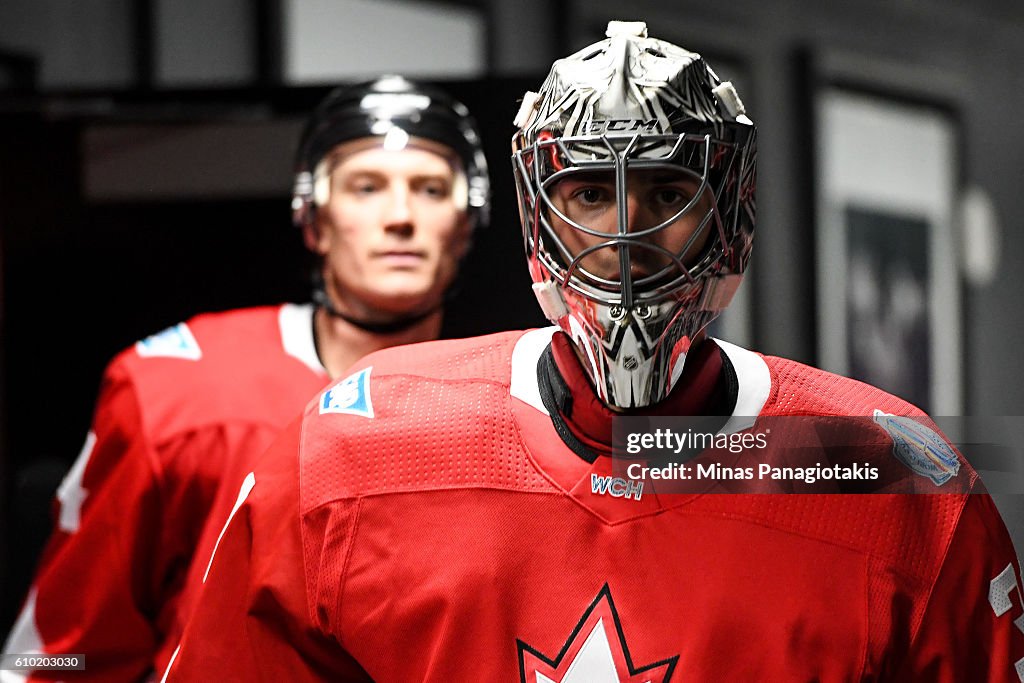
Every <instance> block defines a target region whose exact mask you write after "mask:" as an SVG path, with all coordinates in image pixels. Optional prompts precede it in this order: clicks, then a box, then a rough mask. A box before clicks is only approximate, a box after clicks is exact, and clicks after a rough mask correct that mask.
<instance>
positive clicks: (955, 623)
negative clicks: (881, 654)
mask: <svg viewBox="0 0 1024 683" xmlns="http://www.w3.org/2000/svg"><path fill="white" fill-rule="evenodd" d="M1022 600H1024V593H1022V592H1021V573H1020V566H1019V564H1018V560H1017V557H1016V554H1015V552H1014V549H1013V544H1012V542H1011V541H1010V537H1009V534H1008V532H1007V531H1006V527H1005V525H1004V524H1003V521H1002V518H1001V517H1000V516H999V513H998V512H997V510H996V508H995V505H994V503H993V502H992V499H991V498H990V497H989V496H988V494H985V493H975V494H972V495H969V496H968V497H967V502H966V503H965V505H964V509H963V512H962V513H961V516H960V520H959V522H958V524H957V528H956V530H955V532H954V534H953V537H952V539H951V541H950V544H949V547H948V549H947V552H946V557H945V560H944V561H943V564H942V567H941V569H940V571H939V574H938V576H937V578H936V581H935V584H934V586H933V587H932V592H931V596H930V597H929V600H928V605H927V607H926V609H925V612H924V616H923V618H922V620H921V624H920V626H919V628H918V629H917V633H916V635H915V637H914V640H913V642H912V644H911V647H910V654H909V658H908V661H907V664H906V671H905V672H904V674H903V675H901V676H897V677H896V680H907V681H910V680H913V681H977V682H978V683H982V682H986V681H987V682H994V681H1012V682H1015V683H1016V682H1019V681H1024V606H1022Z"/></svg>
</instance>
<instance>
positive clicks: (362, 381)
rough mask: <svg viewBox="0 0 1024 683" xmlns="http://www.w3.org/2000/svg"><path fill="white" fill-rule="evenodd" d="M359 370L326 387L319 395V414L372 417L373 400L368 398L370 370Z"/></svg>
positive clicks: (370, 368)
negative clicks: (328, 387)
mask: <svg viewBox="0 0 1024 683" xmlns="http://www.w3.org/2000/svg"><path fill="white" fill-rule="evenodd" d="M372 369H373V367H369V368H366V369H364V370H360V371H359V372H357V373H355V374H354V375H350V376H348V377H346V378H345V379H343V380H341V381H340V382H338V383H337V384H335V385H334V386H333V387H331V388H330V389H328V390H327V391H325V392H324V393H323V396H321V397H320V414H321V415H323V414H324V413H347V414H348V415H361V416H363V417H369V418H372V417H373V402H372V401H371V400H370V370H372Z"/></svg>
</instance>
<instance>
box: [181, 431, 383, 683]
mask: <svg viewBox="0 0 1024 683" xmlns="http://www.w3.org/2000/svg"><path fill="white" fill-rule="evenodd" d="M300 432H301V420H297V421H296V422H295V423H293V424H292V425H291V426H290V427H289V428H288V429H287V430H286V431H285V432H284V433H283V434H282V435H281V436H280V437H279V438H278V439H277V441H275V443H274V445H273V446H271V448H270V449H269V450H268V451H267V453H265V454H264V455H263V457H262V458H261V459H260V462H259V464H258V466H257V467H256V469H255V470H254V471H253V473H252V474H250V476H249V477H248V478H247V481H246V483H245V484H243V487H242V490H241V491H240V492H239V497H238V502H237V503H236V505H235V508H234V510H233V511H232V513H231V515H230V516H229V518H228V520H227V521H226V524H225V527H224V530H223V531H222V533H221V536H220V539H219V541H218V543H217V545H216V547H215V549H214V553H213V556H212V557H211V559H210V566H209V570H208V572H207V575H206V577H205V581H204V585H203V587H202V590H201V593H200V596H199V601H198V604H197V606H196V608H195V611H194V612H193V613H192V617H191V619H190V621H189V622H188V625H187V626H186V628H185V632H184V635H183V636H182V640H181V643H180V644H179V646H178V648H177V649H176V651H175V653H174V656H173V658H172V660H171V664H170V666H169V667H168V670H167V671H166V672H165V675H164V680H166V681H203V680H231V681H235V680H238V681H252V680H275V679H277V680H287V681H296V682H302V681H369V680H370V678H369V676H367V674H366V673H365V672H363V670H362V669H361V668H360V667H359V665H358V664H356V663H355V662H354V660H352V658H351V657H349V656H348V655H347V654H346V653H345V651H344V649H343V648H342V646H341V645H340V644H339V643H338V642H337V641H336V640H335V639H334V638H333V637H331V636H329V635H326V634H324V632H323V631H322V630H321V629H320V628H319V627H318V625H317V624H316V623H315V622H314V619H315V616H314V615H315V612H316V610H313V611H311V610H310V609H309V605H310V602H309V600H308V596H307V584H306V576H305V572H304V566H305V564H306V563H305V561H304V552H303V542H302V532H301V520H300V516H299V476H298V466H297V462H298V453H299V434H300ZM314 540H317V539H314ZM318 540H319V541H321V542H322V541H324V539H318ZM305 559H308V558H305ZM335 579H336V580H337V581H341V580H342V579H341V577H340V576H336V577H335Z"/></svg>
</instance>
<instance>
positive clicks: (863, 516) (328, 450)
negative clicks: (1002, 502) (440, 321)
mask: <svg viewBox="0 0 1024 683" xmlns="http://www.w3.org/2000/svg"><path fill="white" fill-rule="evenodd" d="M551 333H552V332H551V330H535V331H532V332H528V333H508V334H501V335H494V336H489V337H482V338H479V339H473V340H460V341H456V342H436V343H429V344H423V345H418V346H416V347H407V348H400V349H395V350H387V351H383V352H379V353H376V354H372V355H371V356H368V357H367V358H366V359H364V360H363V361H362V365H363V368H362V369H361V370H360V371H358V372H357V373H356V374H354V375H352V376H350V377H349V378H347V379H346V380H344V381H342V382H339V383H337V384H335V385H334V386H332V387H331V388H329V389H328V390H326V391H324V392H323V393H322V394H321V395H320V396H319V397H318V398H317V399H316V400H315V401H314V402H312V403H311V404H310V405H309V406H308V407H307V411H306V414H305V417H304V418H303V419H302V420H301V421H298V422H296V423H294V424H293V425H292V426H290V427H289V428H288V429H287V430H286V431H285V433H284V434H283V435H282V437H281V438H280V439H278V440H277V441H276V442H275V445H274V446H272V447H271V449H270V451H268V453H267V456H266V457H265V459H263V460H262V461H261V462H260V464H259V465H258V466H257V468H256V469H255V471H254V473H253V474H252V476H251V477H250V478H249V480H248V482H247V486H246V488H245V489H244V490H243V492H242V494H241V496H240V498H244V499H245V502H244V503H243V504H241V506H240V507H239V508H238V509H237V511H236V514H235V515H234V517H233V519H232V520H231V521H230V523H229V524H228V526H227V527H226V530H225V533H224V535H223V538H222V540H221V543H220V545H219V549H218V550H217V552H216V554H215V556H214V558H213V562H212V570H211V572H210V575H209V578H208V580H207V582H206V584H205V586H204V588H203V593H202V596H201V598H200V601H199V604H198V607H197V609H196V611H195V612H194V614H193V618H192V621H191V622H190V623H189V626H188V627H187V629H186V631H185V635H184V638H183V640H182V643H181V645H180V646H179V648H178V649H177V650H176V652H175V656H174V659H173V661H172V664H171V666H170V668H169V669H168V671H167V672H166V674H165V680H170V681H198V680H231V681H235V680H237V681H254V680H289V681H367V680H373V681H377V682H378V683H388V682H403V683H404V682H408V681H520V682H521V683H526V682H528V683H551V682H557V683H584V682H586V683H606V682H623V681H629V682H637V683H642V682H651V683H655V682H657V683H667V682H671V683H678V682H679V681H754V680H756V681H763V680H771V681H851V680H892V681H911V680H928V681H1008V680H1009V681H1015V680H1018V678H1020V677H1021V676H1022V674H1024V634H1022V632H1021V629H1020V627H1019V626H1017V625H1016V623H1015V620H1017V619H1019V618H1020V617H1021V615H1022V606H1021V592H1020V587H1019V585H1020V583H1019V582H1020V572H1019V568H1018V566H1017V560H1016V558H1015V555H1014V551H1013V547H1012V545H1011V543H1010V540H1009V537H1008V535H1007V532H1006V530H1005V528H1004V525H1003V524H1002V521H1001V519H1000V518H999V515H998V513H997V512H996V510H995V508H994V506H993V504H992V502H991V500H990V498H989V497H988V496H987V495H986V494H984V493H964V492H957V493H941V494H934V495H892V494H875V495H779V494H776V495H757V494H748V495H730V494H716V495H683V494H671V493H664V492H659V491H658V490H656V489H655V490H653V491H648V490H647V489H645V490H644V492H643V495H642V496H639V495H638V496H628V495H618V496H614V495H607V491H608V490H607V489H606V490H605V492H604V493H602V492H601V491H600V490H599V489H598V488H597V487H594V486H592V475H597V476H601V477H603V476H606V475H607V474H608V472H609V471H610V467H611V465H610V463H609V460H610V459H609V458H604V457H599V458H598V459H597V460H596V461H595V462H594V463H593V464H591V463H588V462H586V461H585V460H584V459H582V458H580V457H578V456H577V455H575V454H574V453H573V452H572V451H570V450H569V449H568V448H567V447H566V446H565V445H564V444H563V442H562V440H561V439H560V438H559V436H558V434H557V433H556V431H555V429H554V427H553V426H552V422H551V420H550V419H549V417H548V416H547V415H546V414H545V408H544V404H543V402H542V401H541V400H540V393H539V389H538V381H537V359H538V357H539V355H540V354H541V352H542V350H543V349H544V347H545V346H546V344H547V343H548V340H549V339H550V335H551ZM720 346H721V347H722V349H723V350H724V351H725V353H726V354H727V356H728V359H729V361H730V365H731V366H732V368H733V369H734V370H735V373H736V380H737V392H736V393H737V397H736V407H735V412H734V417H735V418H736V419H742V417H743V416H761V417H769V416H780V415H806V414H819V415H872V414H873V411H875V410H880V411H883V412H885V413H890V414H896V415H905V414H914V413H917V411H915V409H913V407H912V406H910V405H908V404H906V403H905V402H903V401H901V400H900V399H897V398H895V397H893V396H890V395H888V394H885V393H884V392H881V391H879V390H877V389H875V388H873V387H870V386H867V385H864V384H861V383H858V382H855V381H852V380H849V379H845V378H841V377H837V376H835V375H830V374H828V373H825V372H822V371H819V370H815V369H813V368H809V367H806V366H803V365H800V364H797V363H794V362H791V361H787V360H783V359H779V358H772V357H765V356H761V355H759V354H755V353H752V352H749V351H745V350H743V349H739V348H738V347H735V346H732V345H729V344H725V343H720ZM874 431H875V432H877V434H875V435H874V436H873V437H871V440H872V444H873V445H872V446H871V447H870V448H868V449H866V450H870V451H871V452H872V453H876V452H877V450H878V449H877V448H875V445H874V442H875V441H877V440H878V439H879V438H889V437H888V436H887V435H886V432H885V431H884V430H883V429H881V427H878V428H876V429H875V430H874ZM889 446H890V448H891V446H892V441H891V440H890V441H889ZM868 457H877V454H875V455H870V456H868ZM887 457H891V456H887ZM962 468H963V473H964V474H965V476H966V477H967V478H968V488H971V487H973V486H975V485H976V484H977V485H978V486H980V483H977V479H976V475H975V474H974V473H973V471H971V470H970V469H969V466H968V465H966V463H962Z"/></svg>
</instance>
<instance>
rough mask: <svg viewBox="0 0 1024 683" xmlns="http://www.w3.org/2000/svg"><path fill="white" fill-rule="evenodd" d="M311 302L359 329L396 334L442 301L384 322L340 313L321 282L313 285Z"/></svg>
mask: <svg viewBox="0 0 1024 683" xmlns="http://www.w3.org/2000/svg"><path fill="white" fill-rule="evenodd" d="M313 303H315V304H316V305H317V306H319V307H320V308H322V309H324V311H326V312H327V315H329V316H331V317H332V318H340V319H342V320H344V321H345V322H347V323H348V324H350V325H353V326H355V327H358V328H359V329H361V330H363V331H365V332H369V333H370V334H397V333H399V332H404V331H405V330H408V329H409V328H411V327H412V326H414V325H416V324H417V323H420V322H422V321H423V320H426V319H427V318H429V317H430V316H431V315H433V314H434V313H436V312H437V311H438V310H440V309H441V306H442V303H438V304H437V305H436V306H431V307H430V308H428V309H427V310H426V311H424V312H422V313H416V314H414V315H407V316H399V317H397V318H395V319H394V320H391V321H389V322H384V323H372V322H368V321H366V320H359V319H357V318H354V317H352V316H350V315H348V314H347V313H342V312H341V311H339V310H338V309H337V307H336V306H335V305H334V303H333V302H332V301H331V299H330V297H329V296H327V292H326V291H325V290H324V287H323V283H322V282H318V283H316V284H315V285H314V286H313Z"/></svg>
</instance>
